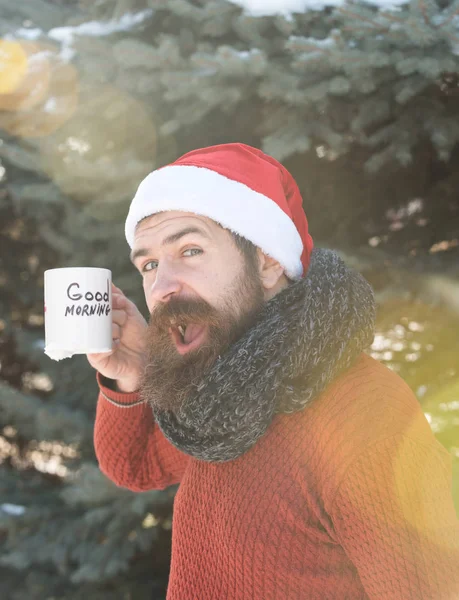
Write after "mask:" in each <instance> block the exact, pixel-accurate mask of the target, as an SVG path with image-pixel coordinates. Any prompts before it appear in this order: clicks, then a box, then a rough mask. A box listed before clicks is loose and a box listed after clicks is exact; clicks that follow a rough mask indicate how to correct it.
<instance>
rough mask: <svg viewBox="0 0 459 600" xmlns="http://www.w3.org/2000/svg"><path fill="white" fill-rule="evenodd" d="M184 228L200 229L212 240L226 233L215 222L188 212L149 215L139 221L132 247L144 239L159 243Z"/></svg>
mask: <svg viewBox="0 0 459 600" xmlns="http://www.w3.org/2000/svg"><path fill="white" fill-rule="evenodd" d="M185 227H194V228H196V229H200V230H201V231H202V232H203V233H204V234H206V235H207V236H209V237H212V238H215V237H219V236H221V235H222V234H226V233H227V232H226V230H224V229H223V228H222V227H221V226H220V225H219V224H218V223H217V222H216V221H213V220H212V219H209V218H208V217H204V216H201V215H196V214H194V213H188V212H181V211H167V212H161V213H157V214H154V215H151V216H149V217H146V218H145V219H142V221H140V223H139V224H138V225H137V227H136V230H135V234H134V247H135V246H137V245H138V244H139V243H140V242H141V241H142V240H146V239H148V240H149V241H150V243H151V242H154V241H156V240H158V241H160V240H161V238H162V237H165V236H167V235H169V234H170V233H171V232H174V231H177V230H179V229H183V228H185Z"/></svg>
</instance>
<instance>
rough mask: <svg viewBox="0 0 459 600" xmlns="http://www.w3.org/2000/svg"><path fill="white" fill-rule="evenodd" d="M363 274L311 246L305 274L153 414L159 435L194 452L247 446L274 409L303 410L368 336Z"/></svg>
mask: <svg viewBox="0 0 459 600" xmlns="http://www.w3.org/2000/svg"><path fill="white" fill-rule="evenodd" d="M374 321H375V301H374V296H373V291H372V289H371V287H370V285H369V284H368V283H367V282H366V280H365V279H364V278H363V277H362V276H361V275H360V274H359V273H358V272H357V271H354V270H352V269H349V268H348V267H347V266H346V265H345V264H344V262H343V261H342V260H341V259H340V258H339V257H338V255H337V254H336V253H335V252H332V251H330V250H323V249H315V250H314V251H313V254H312V258H311V264H310V267H309V270H308V273H307V275H306V277H304V278H303V279H301V280H299V281H296V282H294V283H292V284H291V285H289V286H288V287H287V288H285V289H284V290H282V291H281V292H280V293H279V294H277V295H276V296H275V297H274V298H272V299H271V300H270V301H269V302H267V303H266V304H265V306H264V308H263V310H262V312H261V315H260V318H259V320H257V322H256V323H255V325H254V326H253V327H252V328H251V329H250V330H248V331H247V333H246V334H245V335H244V336H243V337H242V338H241V339H239V340H238V341H237V342H236V343H234V344H233V345H232V346H231V347H230V349H229V350H228V351H227V352H226V353H225V354H223V355H222V356H220V357H219V358H218V359H217V361H216V362H215V363H214V365H213V366H212V368H211V369H210V371H209V372H208V373H207V374H206V376H205V377H204V378H203V379H202V381H200V382H199V383H198V384H197V385H196V389H195V391H194V393H193V394H191V395H190V396H189V397H188V398H187V400H186V402H185V403H184V405H183V406H182V407H181V408H180V410H179V411H177V412H171V411H160V412H155V418H156V421H157V423H158V424H159V427H160V428H161V430H162V432H163V433H164V435H165V436H166V438H167V439H168V440H169V441H170V442H171V443H172V444H173V445H174V446H176V447H177V448H179V449H180V450H182V451H183V452H185V453H186V454H189V455H191V456H194V457H195V458H198V459H201V460H205V461H213V462H223V461H228V460H232V459H234V458H237V457H239V456H241V455H242V454H244V453H245V452H247V450H249V449H250V448H251V447H252V446H253V445H254V444H255V443H256V442H257V440H258V439H259V438H260V437H261V436H262V435H263V434H264V433H265V432H266V430H267V429H268V427H269V425H270V423H271V421H272V419H273V417H274V415H275V414H276V413H293V412H296V411H298V410H302V409H303V408H304V407H305V406H307V405H308V404H309V403H310V402H312V401H313V400H314V398H316V397H317V396H319V394H320V393H321V392H322V391H324V390H325V388H326V387H327V386H328V385H329V384H330V383H331V382H332V381H333V380H334V379H335V378H336V377H337V376H338V375H339V374H340V373H342V372H343V371H345V370H346V369H348V368H349V367H350V366H351V365H352V363H353V362H354V361H355V360H356V359H357V358H358V356H359V355H360V354H361V352H362V351H363V350H365V349H366V348H367V347H368V346H370V345H371V343H372V341H373V337H374Z"/></svg>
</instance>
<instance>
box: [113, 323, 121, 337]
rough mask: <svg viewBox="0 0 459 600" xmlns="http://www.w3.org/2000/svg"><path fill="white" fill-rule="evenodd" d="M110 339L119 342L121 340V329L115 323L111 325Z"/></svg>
mask: <svg viewBox="0 0 459 600" xmlns="http://www.w3.org/2000/svg"><path fill="white" fill-rule="evenodd" d="M112 339H113V340H119V339H121V327H120V326H119V325H117V324H116V323H113V324H112Z"/></svg>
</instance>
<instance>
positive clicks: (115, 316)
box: [112, 309, 128, 327]
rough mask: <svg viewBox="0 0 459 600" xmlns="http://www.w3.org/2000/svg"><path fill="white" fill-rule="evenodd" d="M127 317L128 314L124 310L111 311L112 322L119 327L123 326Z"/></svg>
mask: <svg viewBox="0 0 459 600" xmlns="http://www.w3.org/2000/svg"><path fill="white" fill-rule="evenodd" d="M127 318H128V316H127V314H126V311H125V310H118V309H114V310H113V311H112V323H116V324H117V325H119V326H120V327H123V325H125V324H126V321H127Z"/></svg>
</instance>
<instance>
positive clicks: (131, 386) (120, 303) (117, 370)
mask: <svg viewBox="0 0 459 600" xmlns="http://www.w3.org/2000/svg"><path fill="white" fill-rule="evenodd" d="M146 333H147V323H146V321H145V319H144V318H143V317H142V315H141V314H140V312H139V310H138V308H137V307H136V305H135V304H134V303H133V302H131V300H129V299H128V298H127V297H126V296H125V295H124V294H123V292H122V291H121V290H120V289H119V288H117V287H116V286H115V285H114V284H112V338H113V348H112V350H111V352H104V353H101V354H87V355H86V356H87V357H88V361H89V364H90V365H91V366H93V367H94V368H95V369H97V371H99V373H101V375H104V376H105V377H108V378H109V379H115V380H116V383H117V387H118V389H119V390H120V391H122V392H135V391H137V390H138V389H139V384H140V378H141V376H142V374H143V371H144V368H145V364H146Z"/></svg>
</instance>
